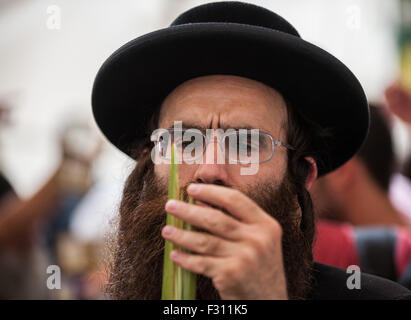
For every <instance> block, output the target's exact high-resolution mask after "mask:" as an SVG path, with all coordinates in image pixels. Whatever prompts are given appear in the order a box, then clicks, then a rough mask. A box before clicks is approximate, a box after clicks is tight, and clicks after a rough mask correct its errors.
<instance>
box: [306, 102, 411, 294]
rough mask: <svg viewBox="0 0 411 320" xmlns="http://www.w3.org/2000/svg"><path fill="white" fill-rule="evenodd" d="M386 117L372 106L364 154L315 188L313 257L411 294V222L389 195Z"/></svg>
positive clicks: (391, 168) (391, 164)
mask: <svg viewBox="0 0 411 320" xmlns="http://www.w3.org/2000/svg"><path fill="white" fill-rule="evenodd" d="M387 116H389V114H387V110H386V109H383V108H382V107H376V106H371V107H370V120H371V121H370V131H369V134H368V137H367V139H366V141H365V143H364V145H363V146H362V148H361V150H360V151H359V153H358V154H357V155H356V156H355V157H354V158H353V159H351V160H350V161H348V162H347V163H346V164H345V165H343V166H342V167H341V168H339V169H337V170H336V171H334V172H332V173H330V174H329V175H327V176H325V177H323V178H321V179H319V180H318V181H317V182H316V183H315V184H314V186H313V188H312V190H311V193H312V196H313V201H314V204H315V205H316V208H317V211H316V212H317V214H318V215H319V218H320V220H319V221H318V223H317V227H316V241H315V245H314V249H313V252H314V258H315V259H316V261H320V262H323V263H327V264H330V265H334V266H338V267H341V268H347V267H348V266H350V265H358V266H360V267H361V270H362V271H364V272H367V273H371V274H375V275H378V276H382V277H385V278H388V279H390V280H393V281H397V282H399V283H401V284H402V285H404V286H406V287H408V288H411V232H410V230H411V229H410V228H409V226H410V219H409V216H408V215H407V214H406V213H405V212H401V211H400V210H399V209H398V208H397V207H396V206H394V204H393V203H392V200H391V198H390V194H389V191H390V188H391V187H390V186H391V185H392V181H393V179H392V177H393V174H394V173H395V171H396V168H397V164H396V159H395V155H394V149H393V142H392V137H391V132H390V126H389V123H388V119H387ZM407 200H408V201H410V200H409V196H408V199H407Z"/></svg>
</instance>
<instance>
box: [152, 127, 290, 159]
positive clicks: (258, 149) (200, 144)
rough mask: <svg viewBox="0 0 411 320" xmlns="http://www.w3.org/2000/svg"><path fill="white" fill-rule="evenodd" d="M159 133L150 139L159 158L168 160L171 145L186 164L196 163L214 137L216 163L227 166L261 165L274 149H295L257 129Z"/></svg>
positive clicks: (185, 130)
mask: <svg viewBox="0 0 411 320" xmlns="http://www.w3.org/2000/svg"><path fill="white" fill-rule="evenodd" d="M158 130H160V131H158ZM158 130H156V131H157V132H156V137H155V138H154V139H153V137H152V140H154V142H155V144H156V150H157V152H158V155H159V156H160V158H162V159H166V160H170V159H171V146H172V144H173V143H174V144H175V146H176V150H177V153H178V154H179V156H180V157H181V156H182V159H183V161H184V162H186V163H191V162H196V163H198V161H199V160H202V159H203V155H204V152H205V150H206V148H207V146H208V144H209V143H210V142H212V141H214V137H215V138H217V143H218V145H219V146H220V151H221V154H220V155H219V153H218V152H217V162H218V163H226V162H225V161H228V163H230V164H250V163H264V162H267V161H270V160H271V159H272V157H273V156H274V151H275V148H276V147H284V148H287V149H291V150H295V149H294V148H293V147H292V146H290V145H288V144H286V143H283V142H281V141H280V140H275V139H274V138H273V136H272V135H271V134H269V133H267V132H263V131H260V130H259V129H228V130H226V132H224V131H223V130H222V129H217V130H212V129H207V134H204V133H203V132H202V131H200V130H198V129H183V130H177V129H158ZM209 132H212V134H209ZM221 155H222V157H221ZM212 161H214V159H213V160H212ZM207 163H209V162H208V161H207Z"/></svg>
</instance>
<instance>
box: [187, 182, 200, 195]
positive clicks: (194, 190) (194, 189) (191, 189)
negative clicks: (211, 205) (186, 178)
mask: <svg viewBox="0 0 411 320" xmlns="http://www.w3.org/2000/svg"><path fill="white" fill-rule="evenodd" d="M199 190H200V186H199V185H198V184H194V183H193V184H190V185H189V186H188V188H187V191H188V192H190V193H191V194H196V193H198V191H199Z"/></svg>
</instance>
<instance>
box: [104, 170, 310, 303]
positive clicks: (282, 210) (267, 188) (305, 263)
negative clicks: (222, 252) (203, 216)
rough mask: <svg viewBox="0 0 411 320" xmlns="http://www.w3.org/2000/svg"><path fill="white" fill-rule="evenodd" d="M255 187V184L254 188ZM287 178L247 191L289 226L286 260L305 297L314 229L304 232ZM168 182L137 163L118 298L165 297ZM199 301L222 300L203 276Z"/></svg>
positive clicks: (127, 191) (128, 198) (127, 197)
mask: <svg viewBox="0 0 411 320" xmlns="http://www.w3.org/2000/svg"><path fill="white" fill-rule="evenodd" d="M248 189H250V188H248ZM292 189H293V188H292V185H291V184H290V182H289V181H288V179H287V178H285V179H284V181H283V182H282V183H281V184H280V185H279V186H276V185H272V184H264V185H258V186H254V188H253V189H251V191H248V192H247V191H246V190H242V191H243V192H244V193H246V194H247V195H248V196H249V197H250V198H251V199H253V200H254V201H255V202H256V203H257V204H259V206H260V207H261V208H262V209H263V210H265V211H266V212H267V213H269V214H271V215H272V216H273V217H274V218H275V219H277V221H278V222H279V223H280V224H281V226H282V228H283V240H282V246H283V258H284V268H285V273H286V278H287V290H288V296H289V298H290V299H304V298H305V297H306V296H307V294H308V292H309V290H310V284H311V273H312V272H311V268H312V262H313V258H312V239H310V236H309V234H310V233H312V231H313V229H314V225H312V226H311V225H310V226H305V232H302V231H301V228H300V221H301V216H300V214H299V206H298V205H297V202H296V195H295V194H294V193H293V191H292ZM166 201H167V184H166V183H165V182H164V181H160V180H159V179H157V178H156V177H155V174H154V170H153V167H152V165H150V164H149V163H147V164H141V163H140V165H137V167H136V169H135V170H134V171H133V172H132V173H131V174H130V176H129V178H128V180H127V183H126V185H125V188H124V193H123V199H122V203H121V206H120V221H119V226H118V233H117V238H116V245H115V248H114V251H113V259H112V263H111V270H110V276H109V283H108V285H107V293H108V294H109V295H110V297H111V298H114V299H155V300H158V299H161V282H162V272H163V253H164V239H163V238H162V237H161V229H162V228H163V226H164V225H165V220H166V219H165V218H166V215H165V212H164V206H165V203H166ZM197 299H199V300H203V299H205V300H213V299H220V296H219V294H218V292H217V290H216V289H215V288H214V286H213V284H212V281H211V279H209V278H207V277H204V276H202V275H198V276H197Z"/></svg>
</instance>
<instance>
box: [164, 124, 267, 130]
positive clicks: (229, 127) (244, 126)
mask: <svg viewBox="0 0 411 320" xmlns="http://www.w3.org/2000/svg"><path fill="white" fill-rule="evenodd" d="M173 128H174V125H172V126H170V127H168V128H167V130H169V129H173ZM182 129H183V130H187V129H198V130H200V131H202V132H204V131H206V130H207V129H212V128H210V127H206V126H202V125H198V124H195V123H190V122H183V123H182ZM219 129H223V130H228V129H234V130H239V129H247V130H252V129H257V128H255V127H252V126H250V125H237V126H225V125H223V126H220V127H219ZM260 131H265V130H260Z"/></svg>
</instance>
